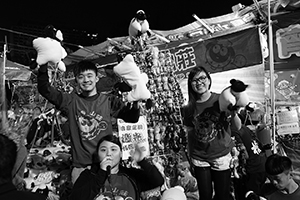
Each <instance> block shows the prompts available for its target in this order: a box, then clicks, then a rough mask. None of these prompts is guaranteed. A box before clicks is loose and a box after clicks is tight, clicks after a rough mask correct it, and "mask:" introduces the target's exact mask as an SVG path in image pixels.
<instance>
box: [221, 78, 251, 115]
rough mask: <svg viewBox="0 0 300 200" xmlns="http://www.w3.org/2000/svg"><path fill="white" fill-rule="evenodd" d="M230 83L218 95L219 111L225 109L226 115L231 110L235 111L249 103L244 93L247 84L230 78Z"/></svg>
mask: <svg viewBox="0 0 300 200" xmlns="http://www.w3.org/2000/svg"><path fill="white" fill-rule="evenodd" d="M230 83H231V85H230V86H228V87H226V88H225V89H224V90H223V91H222V92H221V94H220V97H219V106H220V111H221V112H222V111H225V112H226V113H227V116H228V115H229V114H230V112H231V111H237V110H238V109H239V108H241V107H245V106H247V105H248V104H249V103H250V101H249V98H248V95H247V93H246V89H247V88H248V85H246V84H244V82H242V81H240V80H237V79H231V80H230Z"/></svg>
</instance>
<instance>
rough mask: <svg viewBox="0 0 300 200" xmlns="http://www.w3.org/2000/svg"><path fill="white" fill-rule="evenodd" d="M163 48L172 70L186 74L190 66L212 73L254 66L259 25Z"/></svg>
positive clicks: (259, 60) (258, 55)
mask: <svg viewBox="0 0 300 200" xmlns="http://www.w3.org/2000/svg"><path fill="white" fill-rule="evenodd" d="M165 48H166V49H165V50H164V49H161V50H162V51H168V52H170V53H171V54H172V56H173V59H174V60H175V66H174V69H173V71H174V73H175V74H176V75H177V77H178V79H179V80H180V79H182V78H186V77H187V74H188V72H189V70H190V69H191V68H193V67H195V66H198V65H200V66H203V67H205V68H206V69H207V70H208V71H209V72H211V73H217V72H224V71H227V70H232V69H239V68H243V67H248V66H253V65H257V64H261V63H262V60H263V58H262V51H261V45H260V35H259V28H257V27H255V28H250V29H246V30H243V31H239V32H235V33H232V34H228V35H224V36H220V37H217V38H212V39H207V40H203V41H197V42H194V43H182V44H181V45H179V46H178V47H175V48H171V49H168V46H165Z"/></svg>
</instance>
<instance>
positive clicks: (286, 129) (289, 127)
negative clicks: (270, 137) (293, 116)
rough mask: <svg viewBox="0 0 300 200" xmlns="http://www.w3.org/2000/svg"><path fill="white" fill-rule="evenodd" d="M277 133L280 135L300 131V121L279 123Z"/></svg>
mask: <svg viewBox="0 0 300 200" xmlns="http://www.w3.org/2000/svg"><path fill="white" fill-rule="evenodd" d="M277 133H278V134H279V135H285V134H293V133H300V129H299V124H298V122H294V123H289V124H282V125H278V126H277Z"/></svg>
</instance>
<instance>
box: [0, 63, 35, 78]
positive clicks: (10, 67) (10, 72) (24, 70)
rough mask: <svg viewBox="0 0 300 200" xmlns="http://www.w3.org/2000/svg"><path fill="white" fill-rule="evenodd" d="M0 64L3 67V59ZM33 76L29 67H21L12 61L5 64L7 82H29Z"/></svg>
mask: <svg viewBox="0 0 300 200" xmlns="http://www.w3.org/2000/svg"><path fill="white" fill-rule="evenodd" d="M0 64H1V66H2V65H3V58H0ZM30 76H31V71H30V69H29V67H27V66H25V65H21V64H19V63H16V62H12V61H10V60H6V62H5V80H8V81H28V80H29V79H30Z"/></svg>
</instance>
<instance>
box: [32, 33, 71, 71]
mask: <svg viewBox="0 0 300 200" xmlns="http://www.w3.org/2000/svg"><path fill="white" fill-rule="evenodd" d="M57 39H59V40H62V39H63V38H62V34H61V32H60V31H57ZM32 44H33V48H34V49H35V50H36V51H37V59H36V62H37V64H38V65H44V64H47V63H49V64H50V65H55V66H57V67H58V68H59V69H60V70H61V71H63V72H65V71H66V66H65V64H64V62H63V61H62V60H63V59H64V58H65V57H66V56H67V52H66V50H65V49H64V48H63V47H62V45H61V43H60V42H59V41H57V40H55V39H53V38H50V37H38V38H36V39H34V40H33V42H32Z"/></svg>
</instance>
